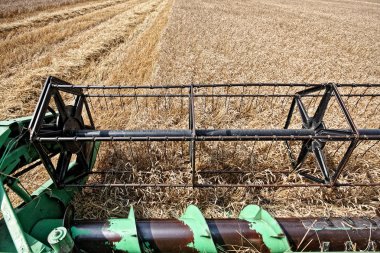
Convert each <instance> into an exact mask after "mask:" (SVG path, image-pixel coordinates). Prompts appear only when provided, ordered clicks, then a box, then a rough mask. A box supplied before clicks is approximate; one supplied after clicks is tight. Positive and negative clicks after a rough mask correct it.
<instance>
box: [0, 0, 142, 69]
mask: <svg viewBox="0 0 380 253" xmlns="http://www.w3.org/2000/svg"><path fill="white" fill-rule="evenodd" d="M137 3H138V1H137V0H132V1H128V2H127V3H122V4H118V5H116V6H109V7H106V8H103V9H101V10H96V11H94V12H92V13H88V14H85V15H83V16H79V17H74V18H71V19H69V20H63V21H62V22H58V23H52V24H46V26H42V27H38V28H35V29H27V30H25V31H18V33H17V35H16V36H12V37H7V38H5V39H4V40H1V41H0V54H1V55H2V56H3V57H2V58H1V59H0V75H1V74H3V73H5V75H6V76H10V75H12V67H14V66H16V65H20V64H22V63H23V62H25V61H28V60H29V61H30V60H31V59H36V58H38V56H39V55H41V54H42V55H43V54H44V52H49V50H50V49H52V48H54V46H56V45H57V44H60V43H61V42H64V41H66V40H67V39H70V38H71V37H77V36H79V35H80V34H81V33H82V32H84V31H86V30H90V29H92V28H94V27H96V26H97V25H99V24H101V23H103V22H105V21H107V20H109V19H112V18H113V17H114V16H115V15H117V14H118V13H121V12H122V11H123V9H128V8H132V7H133V6H135V5H136V4H137ZM14 45H17V47H15V46H14ZM25 47H28V50H25ZM3 71H4V72H3Z"/></svg>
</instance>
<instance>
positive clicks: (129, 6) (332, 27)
mask: <svg viewBox="0 0 380 253" xmlns="http://www.w3.org/2000/svg"><path fill="white" fill-rule="evenodd" d="M26 2H27V4H26ZM0 7H1V11H0V55H1V57H0V80H1V81H0V86H1V89H2V92H1V93H0V94H1V95H0V101H1V102H0V103H1V107H0V119H8V118H14V117H18V116H26V115H31V114H32V113H33V110H34V108H35V105H36V102H37V99H38V97H39V94H40V92H41V88H42V85H43V81H44V79H45V78H46V77H47V76H49V75H53V76H57V77H59V78H62V79H64V80H66V81H68V82H72V83H75V84H99V85H118V84H131V85H142V84H149V85H177V84H191V83H211V84H212V83H250V82H276V83H287V82H288V83H294V82H302V83H304V82H306V83H326V82H335V83H380V65H379V60H380V1H378V0H366V1H362V0H306V1H298V0H289V1H282V0H255V1H248V0H237V1H227V0H221V1H217V0H206V1H201V0H192V1H186V0H115V1H114V0H105V1H99V0H91V1H89V0H88V1H86V0H70V1H69V0H60V1H48V0H33V1H25V0H18V1H2V2H1V3H0ZM177 102H178V101H177ZM177 102H175V103H177ZM110 103H111V105H112V106H115V107H116V108H117V106H120V104H118V103H119V102H118V101H113V102H112V101H111V102H110ZM147 104H148V102H147ZM153 104H155V102H154V101H150V102H149V105H153ZM179 104H180V102H178V103H177V104H174V105H171V106H172V107H169V109H167V107H164V105H163V104H158V105H156V109H157V108H158V109H157V111H154V110H152V111H149V110H146V111H142V112H140V111H138V112H137V111H136V108H135V109H134V110H132V109H131V110H130V111H129V112H128V113H124V112H123V111H122V109H120V108H118V109H116V110H115V109H114V108H113V107H112V108H108V109H111V110H106V109H107V108H104V107H101V103H99V105H96V106H95V107H96V108H95V109H96V110H94V112H93V114H94V115H93V116H94V118H97V125H98V127H99V128H102V127H112V128H116V129H117V128H125V129H129V128H131V129H132V128H142V127H146V128H149V127H152V128H154V127H156V126H161V127H165V128H175V127H177V126H180V125H181V124H182V125H183V124H186V122H185V120H184V119H183V118H181V117H182V116H183V115H182V114H183V111H182V110H181V109H178V107H176V106H175V105H179ZM175 108H177V109H175ZM280 109H282V108H280V106H279V105H277V106H275V110H277V111H275V113H280V111H279V110H280ZM223 110H224V108H223V106H220V108H219V109H216V112H215V113H216V114H215V115H214V116H215V117H214V118H213V119H214V120H212V121H210V122H208V123H209V124H212V126H213V127H216V128H225V127H226V126H227V125H228V124H230V125H231V126H233V127H241V126H242V124H245V123H247V122H248V121H245V120H239V119H240V117H244V115H239V114H237V113H236V112H235V113H232V114H231V113H229V112H228V111H227V112H225V111H223ZM219 112H224V113H225V115H224V116H223V117H220V118H218V113H219ZM248 114H249V116H252V117H253V118H254V119H253V121H249V122H250V123H252V124H256V123H258V122H259V120H260V117H266V116H265V115H264V116H263V115H256V118H255V113H254V112H249V113H247V115H248ZM365 116H366V117H371V119H373V120H378V115H365ZM353 117H354V118H355V119H358V120H359V121H360V120H361V121H363V122H364V121H367V120H368V119H367V118H364V115H362V114H361V113H359V112H354V114H353ZM372 117H373V118H372ZM228 145H229V144H228ZM228 145H227V146H226V147H225V148H226V149H227V151H226V152H227V153H226V156H227V160H228V161H226V163H227V164H229V165H231V164H232V165H234V166H240V165H239V163H240V162H241V159H240V160H239V158H237V157H239V155H236V156H235V154H236V151H234V153H233V154H232V153H231V150H238V151H237V154H240V156H247V154H246V153H244V152H248V151H247V150H249V149H248V148H247V147H246V146H240V145H235V146H233V145H232V144H231V145H232V146H228ZM210 147H211V146H203V147H202V148H203V151H202V152H203V153H202V155H203V156H202V157H201V158H199V159H200V165H202V164H206V163H207V162H209V161H211V160H210V159H211V158H210V157H211V155H210V154H211V153H212V152H213V151H212V150H215V149H218V148H219V146H214V147H211V148H210ZM231 147H232V148H231ZM147 149H149V150H150V151H152V152H153V153H154V154H155V158H154V159H153V160H154V161H153V162H152V160H151V158H149V154H148V153H147ZM181 149H182V147H181V146H179V145H177V144H173V145H169V147H165V151H163V150H164V149H163V148H162V147H161V146H159V145H155V144H152V146H151V147H148V148H147V147H146V146H143V145H140V146H136V147H135V148H134V149H133V151H132V152H131V151H130V148H128V147H126V146H123V145H120V146H117V145H109V144H105V145H103V147H102V149H101V152H100V155H99V159H98V161H97V164H96V168H95V169H96V170H107V168H110V167H114V168H118V169H120V170H124V171H125V175H123V177H121V178H120V177H118V176H117V175H111V176H109V177H107V178H96V177H95V178H93V179H91V181H93V182H96V180H108V182H119V181H120V180H121V181H122V180H124V179H125V180H137V181H138V180H139V178H140V177H143V175H145V176H144V177H145V179H146V180H149V181H154V180H159V181H160V180H161V181H162V180H164V181H165V180H166V181H165V182H171V183H182V182H185V181H186V180H188V179H189V176H188V175H187V174H186V170H188V164H187V163H188V161H186V160H185V159H184V158H183V157H182V153H181V152H180V151H179V150H181ZM166 150H168V151H166ZM378 150H379V148H377V149H375V151H373V152H372V153H371V154H369V159H368V160H365V161H364V162H362V161H360V163H359V162H357V163H355V164H353V165H351V167H352V171H353V173H352V175H356V176H358V178H359V179H360V178H361V177H362V176H363V174H364V175H365V171H364V170H371V173H373V175H374V177H375V178H376V177H380V157H379V155H378V154H379V153H378V152H377V151H378ZM163 152H165V157H166V152H169V153H170V154H172V156H169V158H167V157H166V158H167V159H166V160H167V161H161V160H160V159H159V158H160V157H162V154H163ZM228 152H230V153H228ZM258 152H259V153H260V152H262V153H264V152H266V148H265V146H263V147H261V149H260V147H259V149H258ZM274 152H276V150H275V151H274ZM150 153H151V152H150ZM158 154H161V155H158ZM258 155H260V154H258ZM276 155H278V154H276V153H273V154H272V153H271V154H270V156H273V157H275V156H276ZM281 158H282V157H281ZM284 159H286V158H285V157H284ZM267 160H269V163H268V164H265V166H267V167H266V168H268V169H269V171H270V170H271V169H273V170H276V169H278V170H283V169H289V167H288V165H286V163H285V162H283V161H279V162H276V161H274V160H275V159H273V161H271V159H267ZM173 164H176V165H177V167H176V166H174V165H173ZM232 165H231V166H232ZM248 165H249V164H248ZM178 166H179V167H178ZM176 168H182V169H183V170H181V171H176ZM162 170H163V171H162ZM131 171H132V172H131ZM363 171H364V172H363ZM146 174H148V176H146ZM352 175H351V176H352ZM349 176H350V175H347V177H349ZM46 177H47V175H46V173H43V170H42V169H41V170H39V171H38V172H35V173H32V174H30V175H28V177H26V178H24V180H27V182H25V184H26V188H30V189H31V188H33V187H34V184H33V183H32V182H42V181H43V180H45V179H46ZM292 177H295V175H292ZM279 180H283V181H287V180H288V179H287V178H286V177H284V178H280V179H279ZM28 182H29V183H28ZM28 184H29V185H28ZM83 203H85V204H83ZM189 204H196V205H198V206H199V207H200V209H201V210H202V211H203V213H205V216H206V217H220V218H221V217H236V216H237V215H238V213H239V211H240V210H241V209H242V207H244V206H245V205H247V204H260V205H262V206H263V207H265V208H267V209H268V210H270V211H271V212H272V213H273V214H275V215H277V216H300V215H306V216H336V215H343V216H352V215H367V216H374V215H376V210H379V204H380V189H379V187H372V188H370V187H362V188H339V189H320V188H307V189H302V188H301V189H245V188H236V189H225V188H218V189H206V190H205V189H191V188H190V189H175V188H169V189H155V188H147V189H125V188H121V189H111V190H108V189H105V190H104V189H103V190H101V189H85V190H83V192H82V193H81V194H79V195H78V196H77V201H76V203H75V206H76V210H77V215H78V216H80V217H85V218H95V217H109V216H112V217H123V216H125V215H126V214H127V212H128V208H127V207H128V206H130V205H134V207H135V209H136V212H137V217H139V218H147V217H156V218H164V217H178V216H179V215H181V213H182V212H183V210H184V208H185V207H186V206H187V205H189Z"/></svg>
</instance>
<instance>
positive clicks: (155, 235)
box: [0, 77, 380, 253]
mask: <svg viewBox="0 0 380 253" xmlns="http://www.w3.org/2000/svg"><path fill="white" fill-rule="evenodd" d="M234 88H235V89H236V90H237V91H236V90H235V93H232V94H231V93H229V92H230V89H234ZM249 88H250V89H251V91H250V93H249V92H246V89H249ZM344 88H348V89H351V90H349V92H348V93H347V92H346V93H342V94H341V93H340V91H341V90H344ZM363 88H364V89H363ZM369 88H374V89H375V91H374V92H367V90H368V89H369ZM378 88H380V84H373V85H369V84H363V85H353V84H322V85H316V84H314V85H309V84H215V85H214V84H213V85H211V84H210V85H207V84H206V85H201V84H200V85H180V86H141V87H138V86H96V85H92V86H79V85H72V84H70V83H67V82H64V81H61V80H59V79H57V78H54V77H49V78H48V79H47V81H46V83H45V86H44V89H43V91H42V94H41V97H40V100H39V102H38V104H37V108H36V110H35V112H34V115H33V117H25V118H20V119H16V120H10V121H2V122H0V161H1V162H0V203H1V205H0V209H1V212H2V214H3V217H5V219H0V251H1V252H15V251H18V252H49V253H72V252H129V253H141V252H144V253H152V252H165V253H178V252H192V253H194V252H206V253H216V252H226V251H234V252H236V250H239V249H241V248H243V249H245V251H244V252H246V250H247V248H249V249H255V251H257V250H259V251H260V252H275V253H291V252H294V251H295V252H300V251H301V252H306V251H312V252H320V251H321V250H322V251H334V252H343V251H351V250H358V251H376V250H378V247H379V245H380V219H379V218H378V217H374V218H373V217H372V218H366V217H351V218H347V217H340V218H339V217H337V218H334V217H332V218H321V217H319V218H318V217H316V218H315V217H313V218H307V217H300V218H295V217H290V218H274V217H272V216H271V215H270V214H269V213H268V212H267V211H265V210H264V209H263V208H261V207H259V206H255V205H248V206H247V207H245V208H244V209H243V210H242V211H241V212H240V215H239V216H238V217H236V218H228V219H205V217H204V216H203V214H202V212H201V210H200V209H198V208H197V207H196V206H189V207H188V208H187V209H186V211H185V212H184V214H183V215H182V216H181V217H179V218H178V217H177V219H175V218H174V219H165V220H158V219H143V220H139V219H136V218H135V214H134V211H133V208H132V207H131V209H130V211H129V213H128V217H126V218H109V217H108V218H107V219H106V220H78V219H76V217H75V216H74V209H73V207H72V202H73V199H74V196H75V194H76V193H78V192H79V191H80V190H81V189H82V187H123V188H124V187H134V188H138V187H140V188H141V187H151V188H153V189H157V188H158V187H213V188H215V187H228V188H231V187H260V188H263V187H309V186H318V187H335V186H336V187H338V186H366V187H368V186H373V187H378V186H379V185H380V183H379V182H374V181H373V180H372V178H371V177H370V176H368V177H367V179H369V180H372V181H370V183H368V182H359V183H357V182H354V183H350V182H348V183H340V182H338V178H339V175H340V174H341V173H342V171H343V169H344V168H345V166H346V164H347V162H348V160H349V159H350V157H351V155H352V153H353V151H354V149H356V148H357V147H358V146H359V144H361V142H369V145H368V144H367V146H365V149H364V150H365V151H364V154H365V153H367V152H368V151H369V150H370V149H371V148H372V147H373V146H375V144H377V143H379V141H380V129H379V128H378V124H376V123H375V124H374V122H370V123H371V124H361V125H360V126H361V127H362V126H363V125H364V126H365V127H364V128H357V127H356V125H355V123H354V121H353V119H352V118H351V116H350V113H349V110H348V108H347V107H346V104H345V102H347V101H349V98H354V99H355V100H356V105H358V104H359V101H360V100H361V99H362V98H369V102H368V104H367V105H366V106H365V107H364V111H365V110H367V109H368V107H371V108H372V112H377V109H378V107H380V102H379V101H378V103H377V104H372V106H370V105H369V104H371V101H372V100H373V99H374V98H376V97H377V98H380V92H378V91H376V89H378ZM260 89H262V90H260ZM157 90H161V91H159V92H157ZM99 91H100V92H99ZM105 91H106V92H105ZM284 91H285V92H284ZM68 97H70V98H71V99H72V98H74V100H73V101H74V102H73V103H72V104H71V101H72V100H70V102H68V101H69V99H68ZM342 97H344V98H345V99H346V101H345V102H344V100H343V99H342ZM114 98H118V99H117V100H116V99H114ZM149 98H153V99H157V100H156V101H158V100H159V99H164V100H165V103H163V104H164V106H163V107H162V108H166V106H167V105H168V103H166V102H167V101H169V100H170V99H172V98H174V99H181V103H178V105H179V106H182V107H181V108H180V112H186V109H187V110H188V115H186V113H182V114H185V115H186V116H188V122H186V120H185V121H184V123H185V124H186V125H185V126H184V128H185V129H137V130H135V129H122V130H112V129H96V128H95V124H94V121H93V119H92V115H91V113H90V109H89V105H88V104H87V100H88V101H89V104H90V105H93V104H92V103H91V99H94V100H96V99H98V101H100V100H103V101H104V102H105V104H104V105H105V107H106V108H107V107H108V104H107V103H109V104H110V105H111V106H112V107H111V110H114V108H113V107H115V106H119V105H121V106H123V110H124V111H127V110H129V111H128V113H129V115H133V114H134V113H135V114H136V113H138V110H139V108H140V107H139V106H141V103H140V104H138V102H139V101H138V99H142V100H143V99H146V100H145V101H146V105H148V104H149V103H148V102H147V99H149ZM232 98H235V103H231V104H233V106H235V108H234V110H235V111H234V112H236V110H239V109H236V108H240V109H241V108H242V107H243V104H249V106H247V107H248V110H249V113H251V115H254V116H255V117H257V118H258V120H259V121H260V122H259V123H262V124H261V125H260V126H263V127H262V128H261V129H259V128H255V127H257V126H256V125H254V126H251V127H252V128H251V129H246V128H243V129H240V128H239V129H229V128H227V129H212V128H210V122H207V120H205V121H201V120H202V118H203V119H204V118H207V116H209V115H212V113H210V107H211V108H213V107H214V99H215V100H216V99H221V100H222V103H223V102H224V103H223V104H224V106H225V109H226V111H227V115H228V106H229V99H232ZM236 98H237V99H236ZM308 98H309V99H310V100H309V103H307V102H306V101H305V100H307V99H308ZM108 99H109V100H110V101H107V100H108ZM119 99H120V100H119ZM123 99H128V100H127V102H129V103H126V104H127V106H125V107H127V109H126V110H125V108H124V101H123ZM259 99H264V101H265V103H264V102H262V103H261V104H260V103H258V100H259ZM111 100H112V101H111ZM185 100H188V101H185ZM196 100H197V101H198V102H197V101H196ZM200 100H201V102H202V103H199V101H200ZM223 100H224V101H223ZM274 100H277V101H280V102H281V103H282V105H281V107H280V109H279V107H274V104H275V103H274ZM332 100H335V102H337V106H336V107H333V110H332V111H333V112H334V113H336V114H337V113H339V112H341V113H342V115H343V118H342V119H343V123H341V122H339V123H338V124H336V123H335V125H334V124H330V121H331V117H329V116H331V114H329V112H331V111H329V108H331V107H330V106H331V104H332ZM131 101H132V102H131ZM236 101H237V102H236ZM285 101H288V102H289V105H290V107H288V106H286V105H287V104H286V102H285ZM318 101H319V102H318ZM187 102H188V103H187ZM207 102H211V103H210V104H211V106H209V107H208V105H207ZM133 103H135V105H133ZM222 103H220V101H219V105H221V104H222ZM313 103H314V105H312V104H313ZM94 104H95V103H94ZM153 104H154V105H153V106H154V107H156V109H157V113H163V114H164V112H162V108H160V107H159V106H157V105H158V104H159V103H153ZM173 104H174V103H173ZM176 105H177V104H176ZM184 105H185V106H184ZM216 105H218V103H216ZM254 105H255V106H254ZM373 105H375V106H373ZM134 106H135V109H136V108H137V110H136V111H137V112H136V111H133V107H134ZM222 106H223V105H222ZM147 107H148V106H147ZM200 107H201V108H203V113H204V114H203V115H201V116H203V117H199V114H202V109H200ZM96 108H99V109H100V110H102V111H103V109H104V108H102V105H101V103H99V104H97V105H95V106H92V109H93V110H95V109H96ZM184 108H185V109H184ZM183 109H184V110H183ZM311 109H316V110H315V112H314V113H313V114H311V113H310V110H311ZM148 110H150V109H148ZM251 110H252V111H251ZM253 110H255V111H253ZM265 110H269V111H270V112H271V113H270V114H271V115H272V117H268V118H265V117H266V116H268V115H269V114H268V113H267V111H265ZM296 110H298V111H299V114H297V113H295V111H296ZM211 111H212V110H211ZM216 111H217V112H219V111H221V110H219V109H218V108H217V110H216ZM263 111H264V117H261V118H260V117H258V115H257V114H259V113H260V112H263ZM92 112H93V113H94V115H95V114H96V112H95V111H92ZM239 112H240V111H239ZM252 112H253V113H252ZM165 113H169V116H172V115H171V114H170V113H171V112H170V110H167V111H166V112H165ZM276 113H277V114H276ZM103 114H106V113H104V112H103ZM152 114H153V115H154V113H152ZM148 115H149V114H148ZM273 115H274V116H273ZM327 115H329V116H327ZM342 115H340V116H342ZM370 115H373V113H370ZM99 116H101V115H99ZM137 116H140V115H137ZM154 116H157V115H154ZM228 116H229V115H228ZM297 116H298V118H296V120H295V121H294V118H295V117H297ZM332 116H333V117H332V118H333V120H332V121H334V120H335V118H334V117H338V115H335V114H334V115H332ZM200 118H201V119H200ZM257 118H255V119H256V120H257ZM292 118H293V120H292ZM297 119H298V120H297ZM198 120H199V121H201V123H198ZM212 120H214V119H213V118H211V123H213V122H212ZM371 120H372V118H371ZM371 120H370V121H371ZM205 122H206V123H205ZM256 122H257V121H256ZM268 122H269V124H268ZM187 123H188V124H187ZM197 123H198V124H197ZM284 123H285V124H284ZM255 124H256V123H255ZM343 125H348V127H347V126H346V127H344V126H343ZM27 126H29V127H28V129H29V133H30V134H29V135H28V134H27V132H26V130H25V129H26V127H27ZM200 126H201V127H202V128H200ZM22 130H23V131H22ZM245 141H249V142H251V143H253V145H256V144H257V143H258V142H270V145H268V143H266V144H267V145H265V143H264V145H259V146H260V148H261V149H260V150H259V151H260V152H256V153H254V152H253V151H254V147H251V146H250V147H249V148H251V149H250V150H249V151H250V152H249V154H248V156H249V158H252V157H253V156H259V155H260V154H261V153H263V150H264V152H267V153H266V156H264V157H265V158H264V159H261V160H264V161H268V160H269V161H271V159H275V158H278V159H283V158H284V157H286V155H287V154H288V155H289V157H290V161H291V166H290V167H288V166H287V165H285V167H287V168H290V171H289V173H291V172H292V170H291V169H292V168H293V170H294V171H296V172H297V173H299V175H301V176H303V177H304V178H306V179H308V180H309V181H311V182H312V183H297V182H299V180H301V181H303V178H299V177H295V178H293V179H291V180H292V181H293V183H288V184H284V183H283V182H281V180H280V182H281V183H280V182H279V181H276V179H273V178H270V179H268V181H267V182H265V183H261V182H259V183H253V181H251V178H249V180H247V181H244V182H243V183H241V181H239V183H223V182H222V183H220V182H217V183H210V181H206V180H205V178H202V180H203V182H202V183H200V182H199V181H201V180H199V178H201V176H199V175H201V172H202V173H214V175H215V174H216V175H217V177H220V175H222V174H223V173H230V174H232V173H242V172H243V173H242V174H243V175H244V174H245V175H244V177H242V178H243V179H244V178H245V177H249V173H252V171H251V172H249V173H246V172H244V171H237V170H235V171H229V170H225V168H224V167H223V169H224V170H223V171H221V170H220V167H219V168H216V170H209V169H208V168H206V169H207V170H204V168H203V167H202V166H198V167H197V163H196V161H197V159H196V152H197V148H198V149H199V150H201V148H202V145H199V146H197V144H198V143H199V142H211V143H212V142H217V143H218V144H217V148H216V149H217V152H218V151H219V148H218V147H219V143H220V142H227V143H235V144H236V145H235V151H236V150H237V148H236V147H237V145H238V143H239V142H245ZM100 142H111V143H112V145H115V142H129V143H128V144H130V143H131V142H140V143H141V142H142V143H143V144H147V146H146V147H147V148H146V149H147V150H146V151H147V153H149V149H150V146H149V145H150V144H149V143H150V142H163V143H164V144H165V147H166V144H167V142H181V145H183V144H184V143H185V144H186V142H188V143H187V144H188V147H189V156H188V157H187V156H186V155H185V156H182V157H181V159H183V161H186V162H188V164H186V166H187V165H189V166H188V167H186V168H185V169H186V170H187V171H186V173H188V174H187V176H192V177H191V179H189V180H191V183H183V184H172V183H167V181H164V180H165V179H164V178H162V182H160V181H159V183H152V182H148V183H145V182H144V180H143V179H142V178H139V177H138V178H137V179H138V181H137V182H133V181H132V182H124V181H122V182H120V183H117V182H116V183H107V182H104V183H103V182H102V183H97V184H93V183H88V181H89V180H88V177H89V176H91V175H93V174H108V173H118V172H120V173H121V174H122V173H125V172H123V171H112V172H111V171H109V170H107V169H108V168H107V169H105V168H100V169H103V170H99V168H96V169H94V164H95V159H96V156H97V154H98V148H99V145H100ZM339 142H342V143H343V144H342V145H341V146H343V145H344V144H349V145H348V148H347V149H346V147H344V148H343V149H342V150H343V156H342V157H341V158H339V157H337V158H336V157H334V158H335V160H337V161H338V164H337V166H336V168H333V166H328V165H327V161H326V156H327V155H326V154H329V155H330V154H332V153H333V152H330V153H328V151H330V149H329V148H330V147H329V146H328V144H329V143H333V144H334V143H335V144H338V145H337V146H338V148H334V149H333V151H334V150H335V153H336V152H337V151H338V150H340V147H341V146H339ZM284 143H285V145H284ZM273 144H274V145H273ZM244 145H245V144H244ZM244 145H241V146H244ZM130 146H132V145H130ZM183 146H184V145H183ZM204 146H206V145H204ZM212 146H213V145H212ZM231 146H233V145H230V146H228V145H227V147H231ZM247 146H248V145H247ZM272 146H275V148H277V149H275V152H271V154H272V157H271V155H269V154H270V150H271V147H272ZM294 146H297V148H299V149H298V150H299V152H297V154H296V155H294V154H293V152H294V151H293V149H294ZM174 147H175V146H174ZM263 147H264V148H263ZM268 147H269V149H268ZM207 148H209V147H207ZM130 149H131V150H132V151H136V150H133V148H130ZM124 150H126V149H123V151H124ZM183 150H186V149H183ZM144 151H145V150H144ZM243 151H244V150H243ZM372 151H373V150H372ZM165 152H166V149H165ZM200 152H202V150H201V151H200ZM281 152H282V153H283V154H284V155H285V156H281V155H280V153H281ZM182 153H185V152H182ZM231 153H232V152H231ZM241 153H244V152H241ZM335 153H334V154H335ZM372 153H373V154H375V155H377V153H378V151H375V152H372ZM126 154H127V152H126ZM233 154H234V155H235V154H236V156H238V155H239V152H238V151H236V152H234V153H233ZM309 154H313V157H312V158H314V160H313V161H314V162H315V163H316V164H317V168H316V167H315V166H314V167H313V166H310V165H309V164H308V160H307V157H308V155H309ZM364 154H363V156H364ZM373 154H371V155H373ZM55 155H58V157H57V159H55V158H54V156H55ZM123 155H124V154H123ZM246 155H247V154H246ZM131 156H133V154H132V153H131ZM363 156H362V157H363ZM217 157H218V156H217ZM137 158H138V159H142V158H143V157H142V156H141V157H140V156H139V155H137ZM178 158H179V156H178ZM185 159H186V160H185ZM359 159H363V158H359ZM215 160H218V159H215ZM257 160H259V159H257ZM285 160H286V159H285ZM363 160H364V159H363ZM181 162H182V161H181ZM281 162H283V161H281ZM40 163H42V164H43V165H44V167H45V168H46V170H47V171H48V173H49V175H50V178H51V179H52V182H51V181H50V180H49V181H47V182H45V183H44V184H43V185H41V186H40V188H38V189H37V190H36V191H35V192H34V194H30V193H29V192H28V191H27V190H25V189H24V188H23V187H22V185H21V183H20V179H21V176H22V175H24V174H25V173H27V172H29V171H31V170H32V169H34V168H35V167H36V166H38V165H39V164H40ZM264 164H265V163H264ZM215 165H219V164H215V163H214V164H212V166H215ZM251 165H254V169H255V171H254V172H255V173H256V169H257V170H258V172H259V173H257V174H260V173H262V171H259V170H260V169H262V168H260V166H259V165H257V164H255V163H252V164H251ZM266 165H267V164H266ZM306 166H309V167H308V168H303V167H306ZM280 169H281V168H280ZM152 171H153V170H151V171H150V172H149V173H152ZM272 172H273V173H282V172H280V171H276V168H274V170H273V171H271V173H272ZM190 173H191V174H190ZM364 173H367V175H368V174H370V171H365V172H364ZM321 175H322V176H321ZM188 178H190V177H188ZM140 179H142V180H140ZM132 180H133V179H132ZM160 180H161V178H160ZM239 180H240V179H239ZM254 180H255V179H254ZM271 180H273V181H271ZM211 182H214V181H211ZM4 185H7V187H8V188H9V189H10V190H12V191H13V192H14V193H15V194H17V196H19V197H20V198H21V199H22V200H23V203H22V204H21V205H20V206H18V207H17V208H14V207H13V206H12V203H11V201H10V200H9V197H8V192H7V191H6V189H5V188H4ZM131 192H132V191H131ZM374 192H376V191H374ZM375 197H376V196H375Z"/></svg>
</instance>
